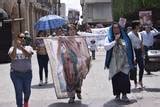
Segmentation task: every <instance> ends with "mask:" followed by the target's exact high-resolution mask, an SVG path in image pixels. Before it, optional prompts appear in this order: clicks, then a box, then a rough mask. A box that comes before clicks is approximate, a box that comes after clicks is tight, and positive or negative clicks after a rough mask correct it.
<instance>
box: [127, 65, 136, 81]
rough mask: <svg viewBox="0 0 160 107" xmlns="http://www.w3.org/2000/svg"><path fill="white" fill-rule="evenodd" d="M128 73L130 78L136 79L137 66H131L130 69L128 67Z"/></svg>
mask: <svg viewBox="0 0 160 107" xmlns="http://www.w3.org/2000/svg"><path fill="white" fill-rule="evenodd" d="M129 73H130V80H136V77H137V67H133V68H132V69H130V71H129Z"/></svg>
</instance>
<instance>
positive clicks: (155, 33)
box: [151, 27, 160, 36]
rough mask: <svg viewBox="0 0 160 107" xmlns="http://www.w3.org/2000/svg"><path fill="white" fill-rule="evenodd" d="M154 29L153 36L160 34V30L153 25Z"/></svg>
mask: <svg viewBox="0 0 160 107" xmlns="http://www.w3.org/2000/svg"><path fill="white" fill-rule="evenodd" d="M152 29H153V30H151V32H152V34H153V36H157V35H158V34H160V32H158V30H157V29H155V28H154V27H152Z"/></svg>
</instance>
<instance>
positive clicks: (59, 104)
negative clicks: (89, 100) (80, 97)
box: [48, 101, 88, 107]
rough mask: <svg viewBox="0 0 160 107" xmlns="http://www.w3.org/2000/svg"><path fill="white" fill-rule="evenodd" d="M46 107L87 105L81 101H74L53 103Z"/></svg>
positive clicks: (78, 106)
mask: <svg viewBox="0 0 160 107" xmlns="http://www.w3.org/2000/svg"><path fill="white" fill-rule="evenodd" d="M48 107H88V105H86V104H82V103H81V101H75V103H74V104H68V103H62V102H61V103H54V104H51V105H49V106H48Z"/></svg>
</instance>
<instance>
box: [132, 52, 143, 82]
mask: <svg viewBox="0 0 160 107" xmlns="http://www.w3.org/2000/svg"><path fill="white" fill-rule="evenodd" d="M134 51H135V55H136V61H137V64H138V67H139V82H141V81H142V78H143V73H144V60H143V56H142V50H141V49H134ZM135 83H137V79H136V80H135Z"/></svg>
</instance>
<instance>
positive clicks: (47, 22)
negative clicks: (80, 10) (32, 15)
mask: <svg viewBox="0 0 160 107" xmlns="http://www.w3.org/2000/svg"><path fill="white" fill-rule="evenodd" d="M64 24H65V19H64V18H62V17H60V16H57V15H47V16H44V17H41V18H40V19H39V20H38V22H37V23H36V24H35V26H34V27H35V29H36V30H38V31H40V30H49V29H55V28H58V27H61V26H62V25H64Z"/></svg>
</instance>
